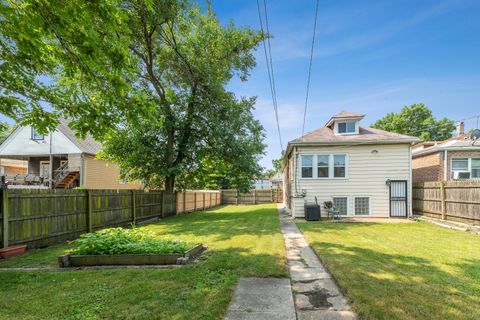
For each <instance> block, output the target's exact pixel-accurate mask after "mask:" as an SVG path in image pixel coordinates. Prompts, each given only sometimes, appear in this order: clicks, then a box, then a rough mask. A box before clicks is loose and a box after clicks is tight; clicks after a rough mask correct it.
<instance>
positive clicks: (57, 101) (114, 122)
mask: <svg viewBox="0 0 480 320" xmlns="http://www.w3.org/2000/svg"><path fill="white" fill-rule="evenodd" d="M0 15H1V16H2V19H0V79H2V85H1V86H0V112H2V113H3V114H5V115H7V116H9V117H11V118H14V119H16V120H17V121H18V122H19V123H20V124H33V123H35V125H36V126H37V127H38V129H39V130H44V131H46V130H47V129H48V128H52V127H54V126H55V125H56V124H57V119H58V117H59V116H63V117H65V118H68V119H71V120H72V122H71V124H70V126H71V127H72V128H73V129H74V130H75V131H76V132H77V133H79V134H80V135H85V134H87V133H91V134H92V135H93V136H94V137H95V138H96V139H98V140H102V141H105V140H106V141H107V143H106V146H105V152H104V153H103V157H104V158H105V159H108V160H112V161H115V162H118V163H119V165H120V167H121V168H122V172H124V175H125V177H128V178H131V179H140V180H143V181H145V182H146V183H147V185H148V186H151V187H163V186H165V187H166V189H167V190H172V189H173V187H174V183H175V177H176V176H177V175H179V174H180V173H183V172H185V170H188V166H193V167H194V168H193V170H198V168H199V167H200V166H201V163H202V162H204V161H210V159H208V158H209V156H208V154H209V153H212V152H213V153H215V159H214V160H213V161H220V160H222V161H226V162H227V163H229V164H231V165H233V163H234V162H233V161H232V160H231V159H232V158H233V157H234V154H236V155H237V156H238V155H239V153H245V154H244V155H242V156H244V157H245V159H244V161H243V162H245V163H251V162H252V160H253V159H256V158H258V156H259V155H260V154H261V153H262V152H263V149H264V146H263V143H262V141H263V128H262V127H261V126H260V124H259V123H258V122H257V121H255V120H254V119H253V116H252V114H251V110H252V108H253V104H254V100H253V99H249V98H241V99H237V98H236V97H235V95H234V94H233V93H232V92H229V91H227V90H226V85H227V84H228V82H229V81H230V80H231V79H232V78H233V77H239V78H240V79H241V80H246V79H247V77H248V75H249V70H250V69H251V68H253V67H254V66H255V58H254V55H253V49H254V48H255V47H256V46H257V45H258V44H259V42H260V41H261V39H262V37H263V35H262V34H260V33H259V32H256V31H254V30H251V29H249V28H237V27H235V26H234V25H233V23H230V24H228V25H226V26H223V25H221V23H220V21H219V20H218V19H217V17H216V16H215V14H214V13H213V12H211V11H210V6H207V8H206V10H204V8H201V7H200V6H199V5H198V4H197V3H191V2H189V1H186V0H126V1H119V0H106V1H89V0H78V1H64V0H52V1H36V0H25V1H21V2H17V1H4V2H0ZM220 151H221V152H220ZM217 158H218V159H217ZM192 159H193V160H194V163H193V164H190V162H191V161H192ZM207 159H208V160H207ZM187 163H189V165H188V166H187ZM245 163H243V164H239V165H238V166H236V170H237V171H239V172H241V173H242V174H245V175H249V176H251V172H252V171H255V170H251V169H252V166H251V165H246V164H245ZM244 168H247V169H248V170H245V169H244Z"/></svg>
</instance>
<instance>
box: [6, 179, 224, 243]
mask: <svg viewBox="0 0 480 320" xmlns="http://www.w3.org/2000/svg"><path fill="white" fill-rule="evenodd" d="M194 193H195V194H196V197H198V198H200V199H204V197H205V196H203V194H204V193H206V192H204V191H200V192H194ZM216 194H217V195H216V198H217V199H219V198H220V195H219V192H218V191H217V192H216ZM187 197H188V192H187ZM180 199H181V196H180ZM206 199H210V196H207V197H206ZM178 200H179V198H178V195H177V194H175V193H168V192H165V191H141V190H60V189H56V190H51V189H48V190H36V189H1V215H0V226H1V227H0V240H1V243H0V244H1V247H7V246H11V245H16V244H28V246H29V247H43V246H47V245H51V244H54V243H61V242H64V241H66V240H72V239H75V238H77V237H78V236H79V235H80V234H82V233H85V232H91V231H94V230H97V229H101V228H106V227H114V226H126V225H128V224H130V223H140V222H143V221H147V220H150V219H158V218H164V217H168V216H172V215H175V214H176V213H177V201H178ZM218 203H219V200H217V201H216V202H215V201H213V202H212V201H208V202H207V201H205V202H203V204H202V208H203V209H206V208H209V207H212V206H215V205H218ZM197 205H200V203H197ZM182 210H183V209H182ZM188 211H189V210H188V205H187V212H188ZM181 212H185V211H181Z"/></svg>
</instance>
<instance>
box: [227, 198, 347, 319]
mask: <svg viewBox="0 0 480 320" xmlns="http://www.w3.org/2000/svg"><path fill="white" fill-rule="evenodd" d="M279 214H280V226H281V229H282V233H283V236H284V237H285V247H286V252H287V261H288V270H289V273H290V278H291V279H277V278H242V279H240V281H239V283H238V285H237V287H236V289H235V292H234V294H233V300H232V302H231V303H230V306H229V307H228V311H227V316H226V319H227V320H246V319H248V320H295V319H298V320H310V319H312V320H313V319H316V320H353V319H357V316H356V315H355V313H354V312H352V311H351V307H350V305H349V304H348V301H347V300H346V299H345V297H344V296H343V295H342V294H341V293H340V290H339V289H338V287H337V285H336V284H335V282H334V281H333V280H332V278H331V277H330V274H329V273H328V272H327V271H326V270H325V268H324V267H323V265H322V263H321V262H320V260H319V259H318V257H317V256H316V254H315V252H313V250H312V249H311V248H310V247H309V246H308V243H307V241H306V240H305V238H304V237H303V235H302V233H301V232H300V230H299V229H298V227H297V225H296V224H295V222H293V220H292V219H291V218H290V217H289V216H287V215H286V214H285V212H284V210H283V209H280V207H279Z"/></svg>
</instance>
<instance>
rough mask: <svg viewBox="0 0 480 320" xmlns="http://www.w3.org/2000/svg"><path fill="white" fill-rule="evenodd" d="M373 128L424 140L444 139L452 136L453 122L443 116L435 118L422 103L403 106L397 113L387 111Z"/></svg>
mask: <svg viewBox="0 0 480 320" xmlns="http://www.w3.org/2000/svg"><path fill="white" fill-rule="evenodd" d="M372 127H373V128H377V129H381V130H385V131H390V132H396V133H401V134H406V135H411V136H415V137H419V138H420V139H422V140H424V141H426V140H435V141H437V140H438V141H440V140H445V139H448V138H451V137H452V133H453V131H454V130H455V124H454V122H453V121H452V120H450V119H447V118H443V119H440V120H437V119H435V118H434V117H433V115H432V111H431V110H430V109H429V108H428V107H427V106H425V105H424V104H423V103H417V104H413V105H411V106H405V107H403V109H402V110H401V111H400V112H399V113H393V112H390V113H388V114H387V115H386V116H385V117H383V118H382V119H380V120H377V121H376V122H375V123H374V124H372Z"/></svg>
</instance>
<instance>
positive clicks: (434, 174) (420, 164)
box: [412, 151, 480, 182]
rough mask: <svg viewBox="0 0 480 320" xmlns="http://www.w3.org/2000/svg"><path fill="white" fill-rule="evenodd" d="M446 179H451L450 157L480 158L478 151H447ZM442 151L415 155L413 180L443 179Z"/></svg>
mask: <svg viewBox="0 0 480 320" xmlns="http://www.w3.org/2000/svg"><path fill="white" fill-rule="evenodd" d="M447 157H448V162H447V173H448V174H447V180H451V179H452V177H451V175H450V172H451V171H450V166H451V163H452V158H472V157H478V158H480V151H448V156H447ZM443 158H444V153H443V151H442V152H437V153H432V154H427V155H424V156H418V157H415V158H414V159H413V160H412V168H413V170H412V177H413V182H428V181H442V180H444V179H443V178H444V173H443V170H444V166H445V165H444V161H443Z"/></svg>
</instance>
